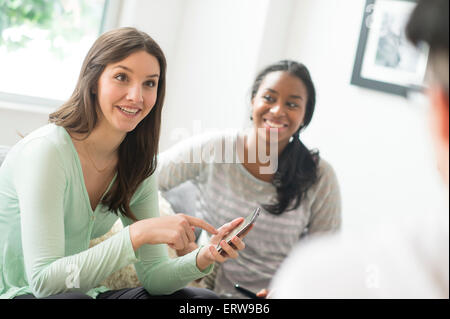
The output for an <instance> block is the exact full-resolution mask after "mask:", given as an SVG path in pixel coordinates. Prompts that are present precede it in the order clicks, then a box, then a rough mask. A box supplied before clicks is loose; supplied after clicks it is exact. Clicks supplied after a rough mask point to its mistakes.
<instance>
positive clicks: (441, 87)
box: [269, 0, 449, 298]
mask: <svg viewBox="0 0 450 319" xmlns="http://www.w3.org/2000/svg"><path fill="white" fill-rule="evenodd" d="M407 35H408V37H409V39H410V40H411V41H412V42H413V43H414V44H416V45H420V44H422V43H426V44H427V45H428V46H429V48H430V74H429V75H430V83H429V85H428V90H427V96H428V98H429V100H430V106H429V120H430V125H429V127H430V131H431V134H432V138H433V141H434V149H435V153H436V156H437V162H438V166H439V171H440V175H441V176H442V178H443V180H444V183H445V187H446V188H447V191H446V196H448V184H449V56H448V55H449V49H448V46H449V2H448V0H422V1H419V3H418V5H417V7H416V9H415V10H414V12H413V14H412V16H411V18H410V21H409V23H408V26H407ZM411 173H413V172H411ZM442 204H443V206H444V209H443V210H445V211H434V212H430V211H428V212H424V213H423V214H422V216H421V217H420V218H413V217H411V216H409V215H408V213H407V212H405V214H404V215H403V217H402V218H403V219H402V220H401V221H400V223H396V222H393V221H391V222H388V223H386V224H385V225H383V228H382V229H380V230H378V231H376V230H375V229H373V232H372V233H371V234H361V235H356V234H349V236H346V237H345V238H344V237H342V236H341V237H335V236H333V237H329V236H327V237H323V238H320V239H317V240H315V241H310V242H309V243H308V244H301V245H300V246H299V247H297V248H296V249H295V250H294V251H293V253H292V254H291V255H290V257H289V258H288V259H287V260H286V262H285V263H284V264H283V265H282V266H281V268H280V270H279V271H278V272H277V274H276V275H275V277H274V280H273V281H272V283H271V289H270V291H271V293H270V296H269V297H270V298H449V219H448V218H449V210H448V197H447V198H446V201H445V202H443V203H442Z"/></svg>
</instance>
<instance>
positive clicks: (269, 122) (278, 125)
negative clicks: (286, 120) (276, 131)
mask: <svg viewBox="0 0 450 319" xmlns="http://www.w3.org/2000/svg"><path fill="white" fill-rule="evenodd" d="M266 123H267V124H269V126H270V127H273V128H283V127H285V126H286V125H284V124H276V123H273V122H272V121H269V120H266Z"/></svg>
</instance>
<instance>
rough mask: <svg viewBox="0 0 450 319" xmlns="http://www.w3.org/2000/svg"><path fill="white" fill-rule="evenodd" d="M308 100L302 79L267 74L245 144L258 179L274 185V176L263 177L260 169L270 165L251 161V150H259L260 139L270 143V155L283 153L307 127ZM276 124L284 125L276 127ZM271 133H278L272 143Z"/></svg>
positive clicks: (250, 166) (246, 164)
mask: <svg viewBox="0 0 450 319" xmlns="http://www.w3.org/2000/svg"><path fill="white" fill-rule="evenodd" d="M307 101H308V91H307V89H306V87H305V85H304V84H303V82H302V80H300V79H299V78H297V77H296V76H293V75H291V74H289V73H288V72H284V71H277V72H272V73H269V74H267V75H266V77H265V78H264V79H263V81H262V82H261V85H260V87H259V89H258V92H257V93H256V95H255V97H254V98H253V99H252V116H253V130H252V132H251V133H250V134H249V135H248V136H246V141H244V143H245V144H244V152H245V154H244V161H243V165H244V167H245V168H246V169H247V170H248V171H249V172H250V173H251V174H252V175H253V176H255V177H256V178H258V179H260V180H262V181H266V182H271V181H272V179H273V175H270V174H260V168H261V167H264V166H267V164H263V163H261V162H259V161H258V157H257V159H256V163H251V162H249V160H248V158H249V156H248V154H249V151H250V150H253V149H256V151H258V139H259V140H262V141H264V142H265V143H266V150H267V153H270V150H271V148H273V147H275V148H277V152H278V154H281V153H282V152H283V150H284V149H285V148H286V146H287V145H288V144H289V140H290V138H291V137H292V136H293V135H294V134H295V133H296V132H297V131H298V130H299V129H300V126H301V125H302V124H303V120H304V118H305V112H306V104H307ZM273 124H278V125H283V127H282V128H273ZM270 130H276V131H278V140H277V141H276V142H275V143H271V141H270Z"/></svg>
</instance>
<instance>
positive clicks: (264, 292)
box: [256, 289, 269, 298]
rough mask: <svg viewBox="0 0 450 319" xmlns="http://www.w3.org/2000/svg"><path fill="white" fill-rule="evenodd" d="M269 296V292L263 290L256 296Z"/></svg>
mask: <svg viewBox="0 0 450 319" xmlns="http://www.w3.org/2000/svg"><path fill="white" fill-rule="evenodd" d="M268 294H269V291H268V290H267V289H262V290H260V291H259V292H258V293H257V294H256V296H258V297H260V298H265V297H267V295H268Z"/></svg>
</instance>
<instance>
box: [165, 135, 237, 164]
mask: <svg viewBox="0 0 450 319" xmlns="http://www.w3.org/2000/svg"><path fill="white" fill-rule="evenodd" d="M238 133H239V131H237V130H229V131H213V132H206V133H202V134H197V135H194V136H191V137H187V138H184V139H182V140H181V141H179V142H177V143H175V144H174V145H172V146H170V147H169V148H168V149H167V150H165V151H164V152H161V153H160V154H159V155H158V160H160V161H162V162H166V161H169V160H176V159H178V157H180V156H187V155H186V154H185V153H190V152H192V151H194V153H193V154H191V155H192V156H193V157H194V159H198V158H200V157H201V156H202V155H205V154H206V153H205V154H202V152H203V151H205V152H206V150H211V151H213V150H224V149H225V148H226V147H228V148H229V147H231V146H232V145H234V142H235V140H236V137H237V135H238ZM197 151H198V152H199V153H195V152H197Z"/></svg>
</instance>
